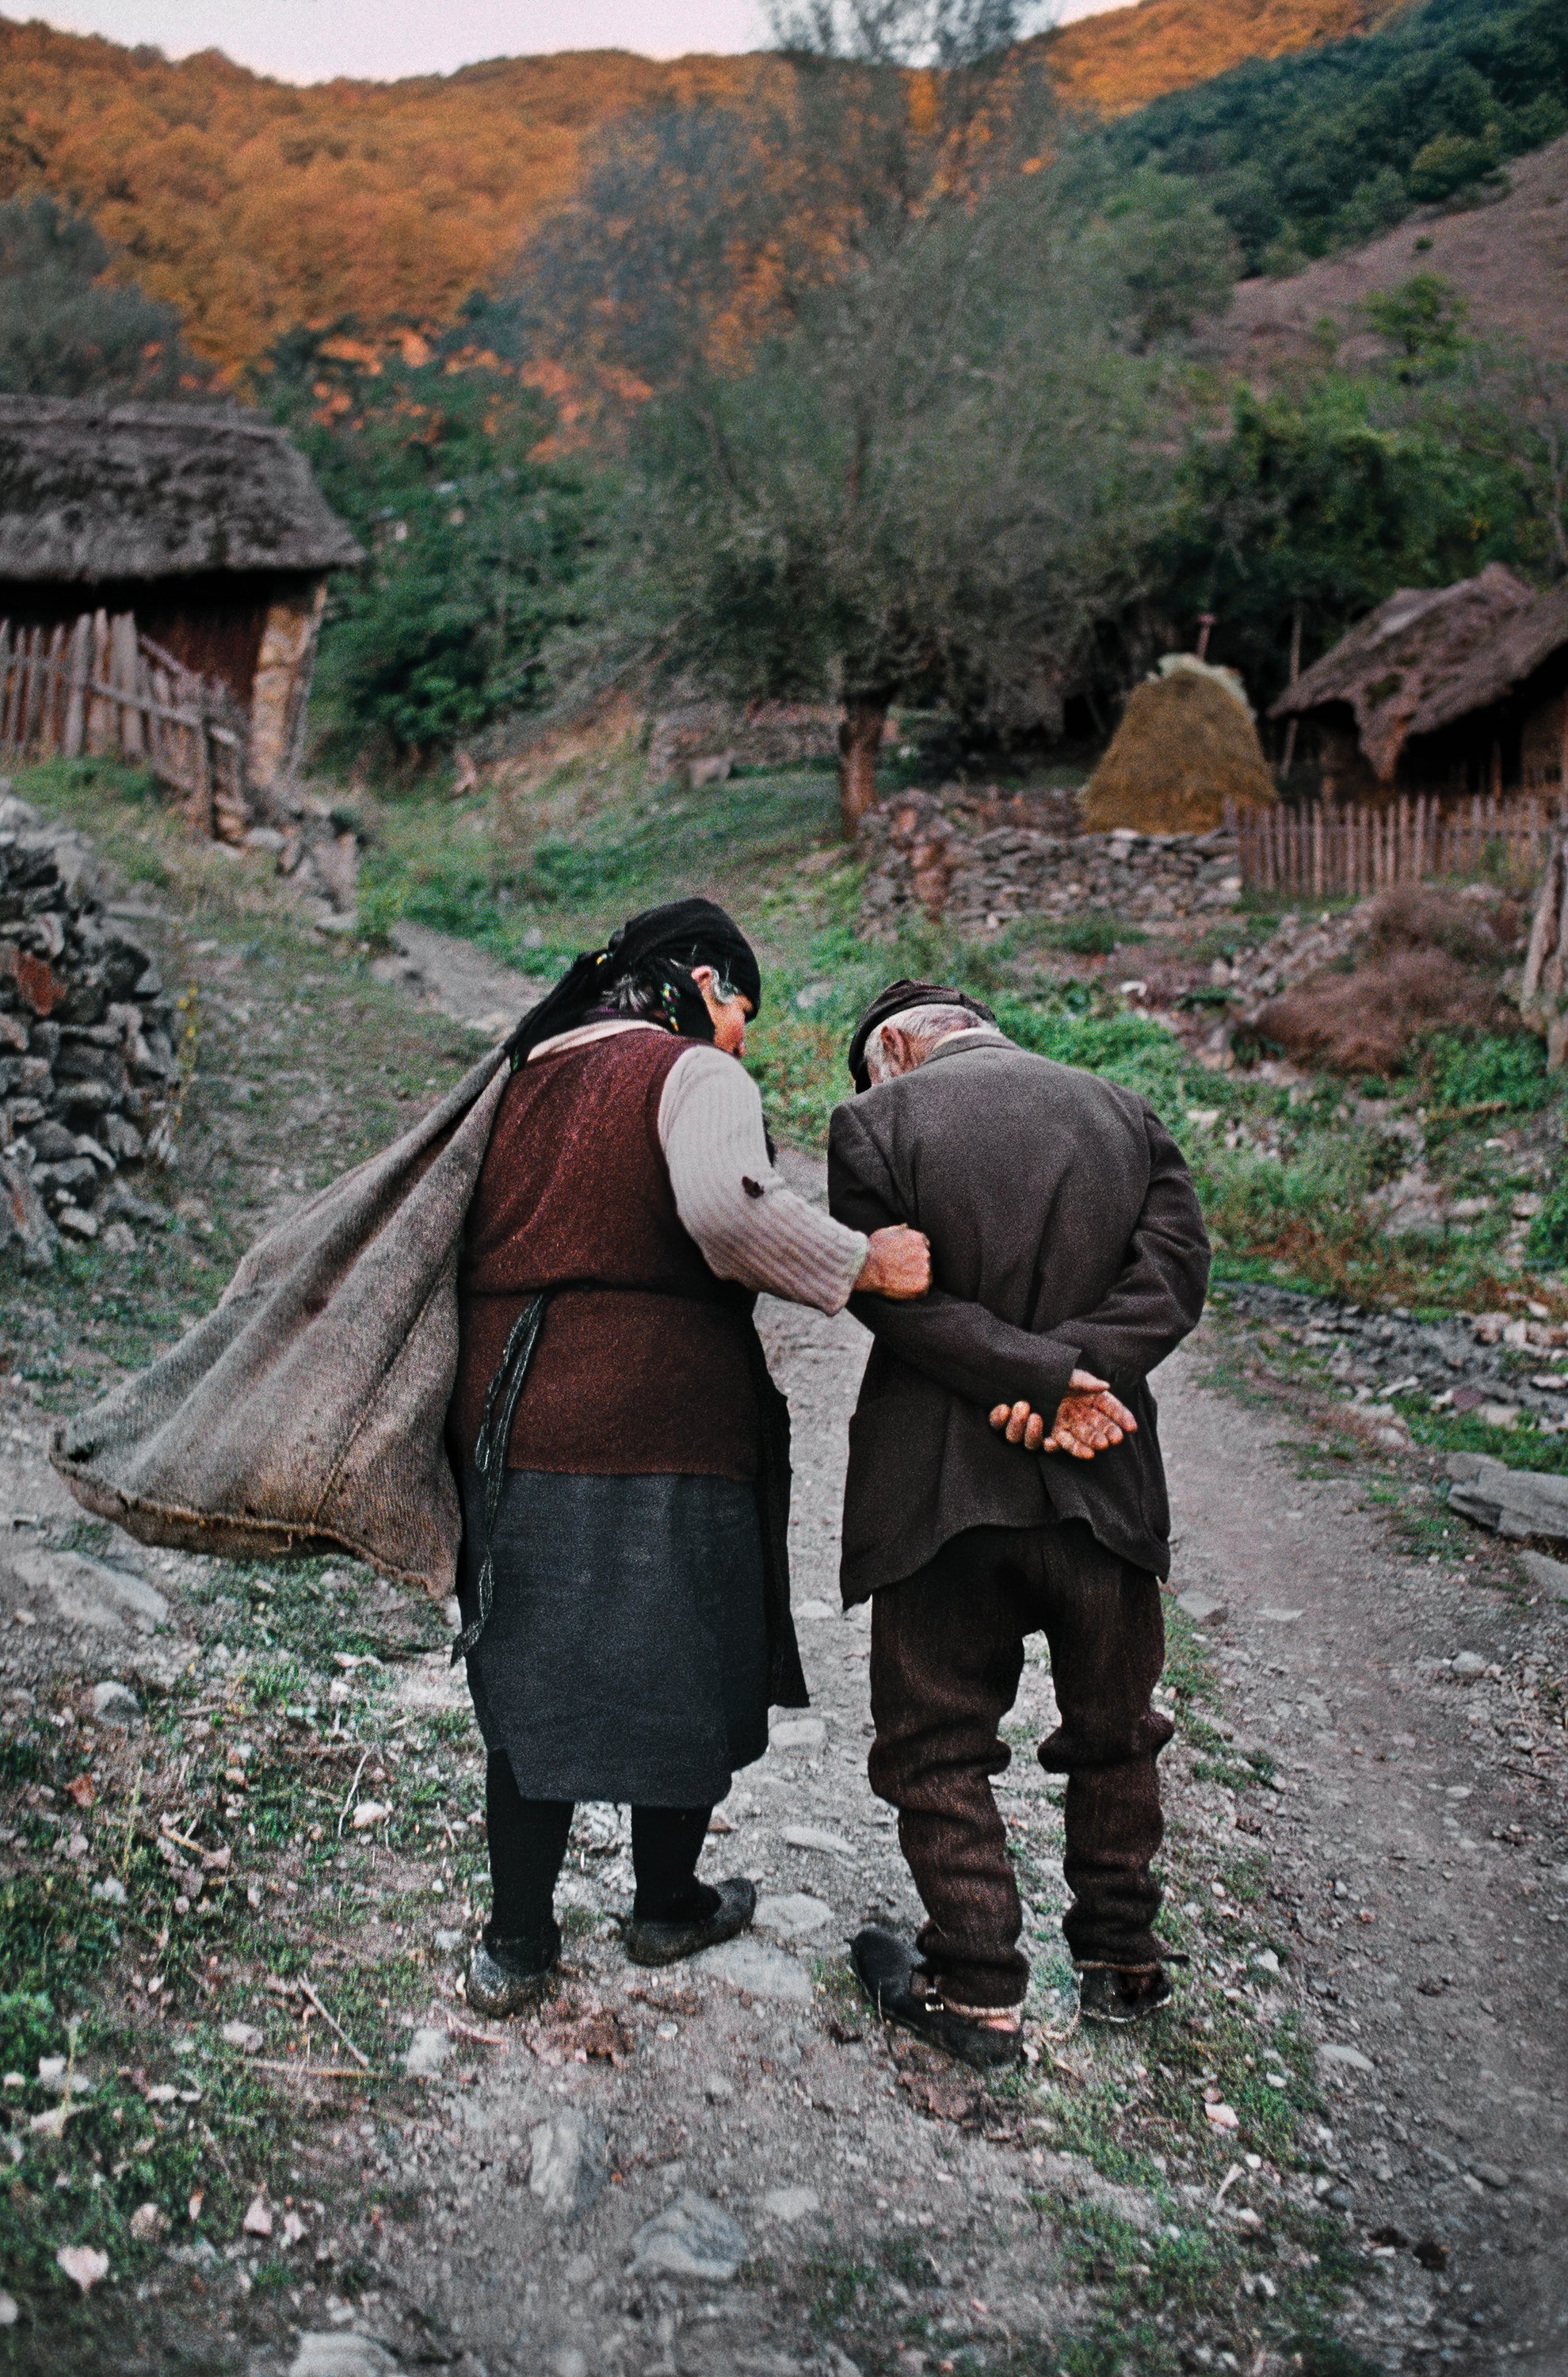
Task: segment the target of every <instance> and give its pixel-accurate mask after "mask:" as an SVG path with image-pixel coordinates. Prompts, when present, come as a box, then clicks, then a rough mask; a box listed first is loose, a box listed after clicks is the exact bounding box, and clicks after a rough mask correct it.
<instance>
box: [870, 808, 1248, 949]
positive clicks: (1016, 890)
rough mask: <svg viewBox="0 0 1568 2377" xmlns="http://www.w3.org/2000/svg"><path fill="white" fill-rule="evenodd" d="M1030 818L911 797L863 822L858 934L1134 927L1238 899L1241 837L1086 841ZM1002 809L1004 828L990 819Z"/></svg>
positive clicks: (1217, 908)
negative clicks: (1114, 922)
mask: <svg viewBox="0 0 1568 2377" xmlns="http://www.w3.org/2000/svg"><path fill="white" fill-rule="evenodd" d="M1004 806H1005V808H1006V809H1007V810H1009V811H1011V812H1013V813H1012V814H1006V815H1003V816H1002V817H1001V818H1000V821H999V822H992V821H991V818H994V817H995V816H996V815H997V812H998V811H999V810H1001V809H1003V808H1004ZM1022 806H1023V804H1020V803H1010V804H1006V805H1003V804H1001V803H999V802H992V803H990V804H987V803H986V802H984V801H976V800H974V799H969V798H965V797H964V796H963V795H953V794H940V793H905V794H898V795H896V796H895V797H894V798H893V799H892V800H890V801H884V802H882V803H881V804H880V806H879V807H878V808H876V809H874V810H873V811H872V812H871V814H870V816H869V817H868V818H867V820H866V823H865V826H864V827H863V829H862V840H861V850H862V853H863V854H864V856H865V858H866V861H867V874H866V887H865V890H864V893H863V895H862V902H861V917H860V922H861V929H862V930H863V931H864V932H866V933H868V934H869V935H871V936H872V937H874V938H880V939H891V938H892V937H893V936H894V935H895V934H896V933H897V932H898V931H899V930H900V928H901V927H902V926H904V925H908V924H915V923H917V922H919V921H921V920H922V919H924V920H925V921H927V922H928V923H932V924H945V925H947V926H949V927H950V928H952V930H954V931H956V932H960V933H976V934H983V933H987V932H997V931H999V930H1000V929H1001V927H1002V926H1006V925H1009V924H1011V923H1013V922H1014V921H1015V920H1016V919H1017V918H1019V917H1021V916H1047V917H1068V916H1073V915H1080V914H1083V912H1084V911H1085V910H1102V911H1104V912H1105V913H1106V914H1109V915H1113V916H1119V917H1125V918H1128V919H1130V920H1131V921H1134V922H1138V923H1156V922H1160V921H1165V920H1169V921H1173V922H1174V921H1178V920H1180V919H1182V918H1185V917H1189V916H1205V915H1217V914H1223V913H1224V912H1226V911H1227V910H1228V909H1231V908H1234V907H1236V906H1237V905H1238V903H1239V901H1240V898H1241V872H1240V867H1239V863H1238V859H1237V851H1236V837H1235V835H1234V834H1232V833H1228V832H1227V831H1225V830H1223V829H1222V830H1218V831H1216V832H1214V833H1131V832H1117V833H1082V832H1079V831H1077V830H1076V829H1075V826H1074V824H1073V822H1072V820H1071V817H1064V816H1061V815H1060V814H1058V815H1057V816H1055V817H1053V818H1051V819H1050V822H1049V823H1034V822H1029V821H1025V820H1024V818H1022V817H1020V816H1019V815H1018V814H1017V813H1016V812H1017V811H1018V810H1019V809H1020V808H1022ZM1060 806H1061V804H1060V798H1059V799H1058V810H1060Z"/></svg>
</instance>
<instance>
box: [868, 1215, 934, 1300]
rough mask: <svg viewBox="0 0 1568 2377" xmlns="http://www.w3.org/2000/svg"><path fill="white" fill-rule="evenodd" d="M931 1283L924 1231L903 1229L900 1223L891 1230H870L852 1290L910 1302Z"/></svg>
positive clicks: (929, 1249)
mask: <svg viewBox="0 0 1568 2377" xmlns="http://www.w3.org/2000/svg"><path fill="white" fill-rule="evenodd" d="M930 1284H931V1241H930V1239H929V1238H928V1236H926V1233H925V1231H924V1230H911V1229H906V1228H905V1226H904V1224H903V1223H902V1222H896V1223H894V1224H893V1225H892V1228H891V1229H886V1230H873V1231H872V1233H871V1236H870V1241H869V1245H868V1252H867V1256H866V1260H865V1262H864V1263H863V1264H862V1265H861V1269H860V1276H859V1278H858V1279H857V1280H856V1283H855V1285H856V1293H857V1294H858V1295H861V1296H889V1297H891V1298H892V1301H893V1302H894V1303H895V1304H912V1303H913V1302H914V1300H915V1298H916V1296H924V1295H925V1294H926V1293H927V1291H928V1289H929V1287H930Z"/></svg>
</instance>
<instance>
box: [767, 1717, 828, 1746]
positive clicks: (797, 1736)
mask: <svg viewBox="0 0 1568 2377" xmlns="http://www.w3.org/2000/svg"><path fill="white" fill-rule="evenodd" d="M827 1738H828V1728H827V1726H826V1725H825V1724H824V1722H823V1720H822V1719H821V1718H820V1716H795V1717H786V1718H784V1722H783V1723H782V1724H780V1725H776V1726H774V1727H773V1729H772V1733H771V1734H770V1735H769V1736H768V1747H769V1748H770V1749H771V1750H820V1749H821V1748H822V1745H823V1744H824V1742H825V1741H826V1740H827Z"/></svg>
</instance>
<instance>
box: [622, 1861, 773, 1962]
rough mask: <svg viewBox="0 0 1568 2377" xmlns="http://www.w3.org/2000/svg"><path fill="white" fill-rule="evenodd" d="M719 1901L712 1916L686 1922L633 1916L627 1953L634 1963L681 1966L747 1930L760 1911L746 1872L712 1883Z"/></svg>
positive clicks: (629, 1924)
mask: <svg viewBox="0 0 1568 2377" xmlns="http://www.w3.org/2000/svg"><path fill="white" fill-rule="evenodd" d="M713 1887H714V1889H715V1890H716V1891H717V1892H718V1893H719V1903H718V1905H717V1906H715V1907H714V1909H713V1912H712V1915H699V1916H694V1917H692V1918H691V1919H690V1920H689V1921H688V1922H685V1923H650V1922H648V1921H647V1920H646V1919H645V1918H644V1917H640V1916H636V1915H634V1916H633V1917H632V1918H631V1921H630V1922H629V1923H628V1925H627V1927H626V1953H627V1954H628V1956H629V1957H630V1958H631V1961H632V1963H633V1964H634V1965H678V1964H679V1963H680V1962H681V1960H682V1958H683V1957H685V1956H698V1955H700V1954H701V1953H702V1950H703V1949H704V1948H716V1947H718V1946H719V1944H720V1942H721V1941H724V1940H733V1939H734V1938H735V1936H736V1932H737V1931H744V1930H745V1929H746V1928H747V1926H748V1923H749V1922H750V1920H751V1918H752V1917H753V1916H754V1915H755V1914H756V1912H757V1885H756V1883H755V1882H754V1881H747V1879H746V1876H745V1875H744V1874H735V1875H733V1876H732V1877H731V1879H730V1880H729V1881H719V1882H715V1883H714V1884H713Z"/></svg>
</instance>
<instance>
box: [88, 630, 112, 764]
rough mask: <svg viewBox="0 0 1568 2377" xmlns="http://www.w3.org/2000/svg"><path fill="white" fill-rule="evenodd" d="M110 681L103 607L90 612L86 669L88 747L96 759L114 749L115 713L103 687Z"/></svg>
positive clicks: (107, 640) (107, 642) (107, 631)
mask: <svg viewBox="0 0 1568 2377" xmlns="http://www.w3.org/2000/svg"><path fill="white" fill-rule="evenodd" d="M108 682H109V618H108V614H107V613H106V612H103V611H95V612H94V613H93V615H92V659H91V663H90V667H89V670H88V698H87V747H88V749H89V751H90V753H91V754H92V757H93V758H95V759H102V758H106V757H107V756H108V754H109V752H110V751H111V750H112V749H113V744H112V742H111V740H110V737H111V735H112V734H113V731H114V713H113V710H112V708H111V705H110V701H109V697H108V695H107V693H106V692H105V691H104V687H106V686H107V685H108Z"/></svg>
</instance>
